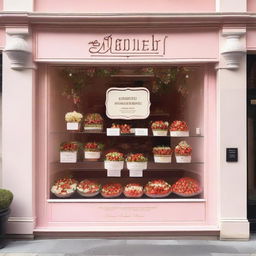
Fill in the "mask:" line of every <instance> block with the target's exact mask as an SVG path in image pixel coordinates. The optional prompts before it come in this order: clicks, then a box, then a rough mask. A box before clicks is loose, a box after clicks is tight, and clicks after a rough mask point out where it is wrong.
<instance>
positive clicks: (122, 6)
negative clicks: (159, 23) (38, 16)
mask: <svg viewBox="0 0 256 256" xmlns="http://www.w3.org/2000/svg"><path fill="white" fill-rule="evenodd" d="M35 10H36V11H40V12H69V13H72V12H79V13H90V12H94V13H95V12H103V13H107V12H115V13H117V12H126V13H132V12H140V13H145V12H154V13H156V12H160V13H161V12H162V13H166V12H168V13H170V12H210V11H211V12H214V11H215V1H214V0H193V1H187V0H178V1H177V0H160V1H155V0H140V1H137V0H130V1H124V0H121V1H120V0H108V1H105V0H76V1H75V2H74V1H72V0H55V1H52V0H36V1H35Z"/></svg>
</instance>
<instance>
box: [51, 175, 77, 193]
mask: <svg viewBox="0 0 256 256" xmlns="http://www.w3.org/2000/svg"><path fill="white" fill-rule="evenodd" d="M76 188H77V181H76V180H75V179H73V178H61V179H58V180H57V181H56V182H55V183H54V185H53V186H52V188H51V192H52V193H53V194H54V195H55V196H57V197H60V198H67V197H71V196H72V195H73V194H74V193H75V191H76Z"/></svg>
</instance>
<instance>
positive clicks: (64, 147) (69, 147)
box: [60, 141, 79, 163]
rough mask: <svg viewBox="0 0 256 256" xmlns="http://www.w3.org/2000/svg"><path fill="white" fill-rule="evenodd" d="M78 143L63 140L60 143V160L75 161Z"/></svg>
mask: <svg viewBox="0 0 256 256" xmlns="http://www.w3.org/2000/svg"><path fill="white" fill-rule="evenodd" d="M78 149H79V145H78V143H77V142H73V141H71V142H63V143H62V144H61V145H60V162H61V163H76V162H77V153H78Z"/></svg>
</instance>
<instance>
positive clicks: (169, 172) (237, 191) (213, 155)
mask: <svg viewBox="0 0 256 256" xmlns="http://www.w3.org/2000/svg"><path fill="white" fill-rule="evenodd" d="M25 2H26V4H24V5H23V6H19V4H18V3H16V4H15V1H14V0H13V1H6V2H5V3H4V11H8V12H3V13H2V16H3V19H2V20H3V23H2V24H3V29H2V34H3V35H6V36H5V40H2V45H3V48H4V51H3V170H2V185H3V187H6V188H9V189H10V190H12V191H13V193H14V195H15V199H14V202H13V205H12V215H11V217H10V218H9V226H8V229H9V233H12V234H27V235H31V234H35V235H38V234H40V235H42V234H49V233H51V232H52V233H53V234H57V233H58V234H65V233H76V234H80V235H81V234H86V235H88V234H89V235H91V236H95V235H98V236H101V235H103V234H104V235H105V234H106V233H107V234H110V235H113V234H119V233H120V234H121V233H122V234H125V235H137V234H140V233H143V234H144V235H145V236H147V235H148V236H149V235H150V236H152V235H213V236H220V237H221V238H222V239H247V238H248V237H249V222H248V220H247V211H246V209H247V134H246V132H247V126H246V122H247V116H246V115H247V114H246V53H247V51H248V53H250V52H249V51H251V52H253V51H255V47H256V39H255V38H256V36H255V33H256V32H255V28H254V26H253V25H251V24H253V23H252V20H253V17H250V16H249V15H247V12H246V11H247V9H246V3H244V4H242V3H241V6H239V5H237V6H236V7H231V6H230V4H229V1H228V0H223V1H220V2H218V3H217V2H215V1H213V0H207V1H201V0H196V1H193V2H189V3H187V1H185V0H180V1H177V2H175V1H166V0H160V1H158V2H154V1H152V3H151V2H150V3H148V1H140V2H139V3H138V2H137V1H134V3H133V1H132V2H131V1H130V2H129V4H128V3H127V2H120V1H116V0H111V1H108V3H105V1H100V0H99V1H89V0H88V1H76V4H74V2H73V1H70V0H66V1H62V2H61V3H60V1H50V0H36V1H30V0H26V1H25ZM241 2H243V1H241ZM245 2H246V1H245ZM15 8H16V9H15ZM232 8H235V9H232ZM236 8H237V9H236ZM248 8H250V10H251V11H252V12H253V11H254V10H253V9H254V6H253V4H250V3H248ZM170 10H171V12H170ZM231 12H232V14H231ZM96 13H97V14H96ZM247 23H248V24H250V27H248V26H247V25H246V24H247ZM73 111H76V112H78V113H81V114H82V117H81V116H79V114H78V116H76V117H74V113H70V114H69V115H67V113H69V112H73ZM92 113H93V114H94V115H91V114H92ZM65 116H66V119H65ZM74 120H75V121H78V123H79V121H80V123H79V124H75V121H74ZM177 121H184V122H177ZM93 124H94V125H93ZM101 144H103V145H104V148H103V149H102V148H101ZM72 147H74V148H75V149H71V148H72ZM88 148H90V149H88ZM96 148H97V149H98V148H100V149H99V150H96ZM111 152H112V154H111ZM113 152H119V153H122V154H123V157H124V159H123V157H122V155H119V156H118V157H119V158H118V160H117V159H114V160H113V157H114V156H115V155H113ZM131 153H134V154H137V153H141V154H143V156H142V155H135V156H130V154H131ZM106 155H107V157H106ZM108 156H109V157H108ZM129 157H130V158H129ZM133 157H134V158H133ZM136 157H137V158H136ZM125 158H126V161H125ZM104 160H105V161H104ZM106 162H108V163H106ZM109 162H110V163H109ZM113 162H115V164H113ZM121 162H122V163H121ZM142 166H143V167H142ZM70 177H72V179H73V180H72V179H71V178H70ZM63 178H65V179H66V180H65V182H68V181H72V182H73V183H75V181H77V183H79V184H75V185H74V184H72V185H71V186H70V184H65V186H64V187H63V186H62V187H61V189H60V188H59V187H58V186H57V185H59V184H57V185H56V182H59V181H60V179H63ZM68 179H69V180H68ZM84 180H85V181H84ZM82 181H84V182H82ZM89 181H90V182H91V183H90V182H89ZM92 183H94V184H93V185H94V188H92V187H90V190H89V192H88V191H87V190H86V189H87V187H86V186H89V185H90V186H91V185H92ZM88 184H89V185H88ZM108 184H112V188H110V187H111V186H107V185H108ZM55 185H56V186H55ZM97 186H98V187H99V188H97ZM74 187H76V188H74ZM95 187H96V188H95ZM113 187H114V188H113ZM142 187H143V189H142ZM93 189H94V190H93ZM111 189H112V190H111ZM113 190H114V192H113ZM63 191H64V192H63ZM86 191H87V192H86ZM111 193H112V194H111Z"/></svg>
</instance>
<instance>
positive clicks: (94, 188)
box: [77, 179, 101, 197]
mask: <svg viewBox="0 0 256 256" xmlns="http://www.w3.org/2000/svg"><path fill="white" fill-rule="evenodd" d="M100 188H101V185H100V184H99V183H97V182H96V181H93V180H87V179H86V180H82V181H81V182H80V183H79V184H78V186H77V192H78V193H79V194H80V195H81V196H84V197H94V196H96V195H98V194H99V193H100Z"/></svg>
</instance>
